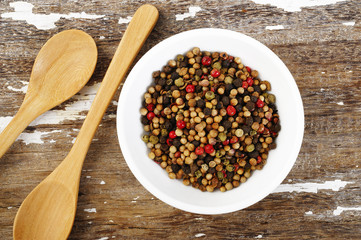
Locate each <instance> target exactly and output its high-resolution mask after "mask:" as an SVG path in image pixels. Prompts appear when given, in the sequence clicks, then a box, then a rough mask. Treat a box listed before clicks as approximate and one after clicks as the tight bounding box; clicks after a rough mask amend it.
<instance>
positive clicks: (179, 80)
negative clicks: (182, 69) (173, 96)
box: [174, 78, 184, 87]
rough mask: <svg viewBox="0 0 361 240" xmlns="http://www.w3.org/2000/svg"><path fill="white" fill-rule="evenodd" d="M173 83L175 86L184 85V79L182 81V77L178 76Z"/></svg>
mask: <svg viewBox="0 0 361 240" xmlns="http://www.w3.org/2000/svg"><path fill="white" fill-rule="evenodd" d="M174 84H175V85H176V86H177V87H181V86H183V85H184V81H183V78H178V79H176V80H175V81H174Z"/></svg>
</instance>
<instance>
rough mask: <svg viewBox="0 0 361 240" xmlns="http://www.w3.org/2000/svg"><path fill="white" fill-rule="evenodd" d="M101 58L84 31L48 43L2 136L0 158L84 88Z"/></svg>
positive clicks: (93, 43)
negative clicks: (31, 126)
mask: <svg viewBox="0 0 361 240" xmlns="http://www.w3.org/2000/svg"><path fill="white" fill-rule="evenodd" d="M97 56H98V51H97V47H96V44H95V42H94V40H93V38H92V37H90V36H89V35H88V34H86V33H85V32H83V31H80V30H66V31H63V32H60V33H58V34H56V35H54V36H53V37H52V38H50V39H49V40H48V41H47V42H46V43H45V45H44V46H43V47H42V48H41V50H40V52H39V54H38V56H37V57H36V59H35V63H34V66H33V70H32V72H31V76H30V81H29V87H28V90H27V92H26V95H25V99H24V101H23V103H22V105H21V107H20V109H19V111H18V112H17V114H16V115H15V117H14V118H13V119H12V121H11V122H10V123H9V125H8V126H7V127H6V128H5V129H4V130H3V131H2V133H1V134H0V158H1V157H2V156H3V155H4V153H5V152H6V151H7V150H8V148H9V147H10V146H11V144H13V142H14V141H15V140H16V138H17V137H18V136H19V134H20V133H21V132H22V131H24V129H25V128H26V126H28V125H29V124H30V123H31V122H32V121H33V120H34V119H35V118H37V117H38V116H39V115H41V114H42V113H44V112H46V111H48V110H49V109H51V108H53V107H55V106H57V105H59V104H60V103H62V102H64V101H65V100H67V99H69V98H70V97H71V96H73V95H74V94H75V93H77V92H78V91H79V90H80V89H81V88H82V87H84V85H85V84H86V83H87V82H88V80H89V79H90V77H91V75H92V74H93V72H94V69H95V65H96V62H97Z"/></svg>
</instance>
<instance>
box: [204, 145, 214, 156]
mask: <svg viewBox="0 0 361 240" xmlns="http://www.w3.org/2000/svg"><path fill="white" fill-rule="evenodd" d="M204 150H205V151H206V153H208V154H211V153H212V152H214V148H213V146H212V145H211V144H207V145H206V146H204Z"/></svg>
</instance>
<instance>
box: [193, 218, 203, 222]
mask: <svg viewBox="0 0 361 240" xmlns="http://www.w3.org/2000/svg"><path fill="white" fill-rule="evenodd" d="M194 220H198V221H201V220H204V218H202V217H199V218H195V219H194Z"/></svg>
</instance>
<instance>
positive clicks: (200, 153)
mask: <svg viewBox="0 0 361 240" xmlns="http://www.w3.org/2000/svg"><path fill="white" fill-rule="evenodd" d="M195 153H196V154H197V155H202V154H203V153H204V148H202V147H197V148H196V150H195Z"/></svg>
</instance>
